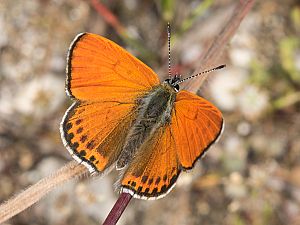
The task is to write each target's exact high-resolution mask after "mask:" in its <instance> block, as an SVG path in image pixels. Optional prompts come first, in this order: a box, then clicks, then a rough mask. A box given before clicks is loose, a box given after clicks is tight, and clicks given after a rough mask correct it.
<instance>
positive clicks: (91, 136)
mask: <svg viewBox="0 0 300 225" xmlns="http://www.w3.org/2000/svg"><path fill="white" fill-rule="evenodd" d="M158 84H159V80H158V77H157V75H156V74H155V73H154V72H153V71H152V70H151V69H150V68H149V67H148V66H146V65H145V64H143V63H142V62H141V61H139V60H138V59H137V58H135V57H134V56H132V55H131V54H130V53H128V52H127V51H125V50H124V49H123V48H121V47H120V46H118V45H117V44H115V43H114V42H112V41H109V40H108V39H106V38H103V37H100V36H98V35H95V34H89V33H82V34H80V35H78V36H77V37H76V38H75V40H74V41H73V43H72V44H71V46H70V49H69V53H68V65H67V80H66V91H67V94H68V95H69V96H70V97H71V98H73V99H74V100H75V103H74V104H73V105H72V106H71V107H70V108H69V109H68V110H67V112H66V114H65V116H64V118H63V120H62V122H61V128H60V130H61V137H62V140H63V142H64V144H65V146H66V148H67V149H68V150H69V152H70V153H71V154H72V156H73V157H74V158H75V159H76V160H77V161H79V162H83V164H84V165H86V166H87V167H88V168H89V170H90V171H91V172H93V171H98V172H103V171H104V170H106V169H107V168H109V167H110V166H111V165H113V164H114V162H115V161H116V160H117V158H118V156H119V154H120V152H121V150H122V147H123V145H124V142H125V140H126V134H127V132H128V130H129V128H130V127H131V125H132V122H133V121H134V120H135V117H136V115H135V111H136V107H137V106H136V104H137V99H138V98H139V97H142V96H144V95H145V94H146V93H147V92H148V91H149V90H151V88H152V87H153V86H155V85H158Z"/></svg>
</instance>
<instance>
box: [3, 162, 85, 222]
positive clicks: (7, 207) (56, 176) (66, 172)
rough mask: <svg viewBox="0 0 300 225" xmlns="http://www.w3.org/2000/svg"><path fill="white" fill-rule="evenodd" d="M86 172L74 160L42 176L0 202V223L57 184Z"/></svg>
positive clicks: (25, 207) (31, 203)
mask: <svg viewBox="0 0 300 225" xmlns="http://www.w3.org/2000/svg"><path fill="white" fill-rule="evenodd" d="M86 173H87V174H88V170H87V169H86V167H85V166H83V165H80V164H78V162H76V161H71V162H69V163H68V164H67V165H65V166H64V167H62V168H60V169H59V170H58V171H56V172H54V173H52V174H51V175H50V176H48V177H45V178H43V179H42V180H40V181H39V182H37V183H36V184H34V185H32V186H30V187H29V188H27V189H25V190H24V191H22V192H21V193H19V194H17V195H15V196H14V197H12V198H11V199H9V200H8V201H7V202H4V203H3V204H1V205H0V224H1V223H3V222H5V221H6V220H8V219H10V218H11V217H13V216H14V215H16V214H18V213H20V212H22V211H23V210H25V209H27V208H28V207H30V206H31V205H33V204H34V203H36V202H37V201H39V200H40V199H41V198H42V197H44V196H45V195H46V194H47V193H48V192H50V191H52V190H53V189H54V188H55V187H57V186H58V185H61V184H63V183H65V182H67V181H69V180H71V179H72V178H77V177H81V176H83V175H85V174H86Z"/></svg>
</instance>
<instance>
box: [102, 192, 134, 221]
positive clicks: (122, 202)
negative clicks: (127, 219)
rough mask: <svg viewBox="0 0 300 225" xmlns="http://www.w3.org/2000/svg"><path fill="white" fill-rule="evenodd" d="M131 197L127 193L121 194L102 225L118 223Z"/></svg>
mask: <svg viewBox="0 0 300 225" xmlns="http://www.w3.org/2000/svg"><path fill="white" fill-rule="evenodd" d="M131 198H132V195H131V194H129V193H121V194H120V196H119V198H118V200H117V201H116V203H115V205H114V207H113V208H112V209H111V211H110V212H109V214H108V216H107V217H106V219H105V221H104V223H103V225H113V224H116V223H117V222H118V220H119V219H120V217H121V215H122V213H123V212H124V210H125V208H126V207H127V205H128V203H129V202H130V200H131Z"/></svg>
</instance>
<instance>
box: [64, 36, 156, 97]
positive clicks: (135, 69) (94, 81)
mask: <svg viewBox="0 0 300 225" xmlns="http://www.w3.org/2000/svg"><path fill="white" fill-rule="evenodd" d="M158 84H159V79H158V77H157V75H156V74H155V73H154V72H153V70H151V69H150V68H149V67H148V66H146V65H145V64H144V63H142V62H141V61H140V60H138V59H137V58H135V57H133V56H132V55H131V54H130V53H128V52H127V51H126V50H124V49H123V48H121V47H120V46H119V45H117V44H115V43H114V42H112V41H110V40H108V39H106V38H104V37H101V36H98V35H96V34H90V33H82V34H79V35H78V36H77V37H76V38H75V40H74V41H73V43H72V45H71V47H70V50H69V54H68V65H67V83H66V89H67V93H68V94H69V95H70V96H71V97H73V98H77V99H80V100H93V101H95V100H96V101H97V100H100V101H121V102H124V101H126V102H130V101H131V102H133V101H135V100H136V98H137V97H138V96H140V94H141V92H142V93H143V92H144V91H145V90H149V89H151V88H152V87H153V86H154V85H158Z"/></svg>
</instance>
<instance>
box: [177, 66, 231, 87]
mask: <svg viewBox="0 0 300 225" xmlns="http://www.w3.org/2000/svg"><path fill="white" fill-rule="evenodd" d="M225 66H226V65H220V66H217V67H215V68H212V69H209V70H206V71H203V72H201V73H197V74H195V75H192V76H190V77H187V78H184V79H182V80H179V81H177V82H176V84H180V83H182V82H185V81H187V80H189V79H192V78H195V77H198V76H200V75H203V74H206V73H210V72H212V71H215V70H219V69H222V68H224V67H225Z"/></svg>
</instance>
